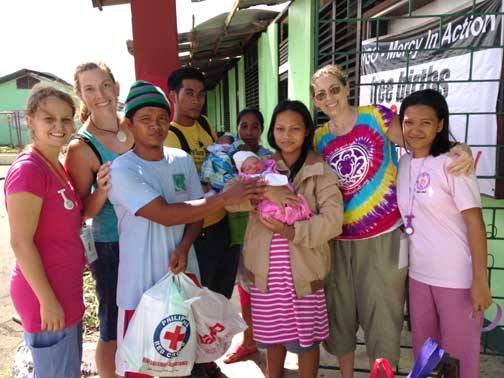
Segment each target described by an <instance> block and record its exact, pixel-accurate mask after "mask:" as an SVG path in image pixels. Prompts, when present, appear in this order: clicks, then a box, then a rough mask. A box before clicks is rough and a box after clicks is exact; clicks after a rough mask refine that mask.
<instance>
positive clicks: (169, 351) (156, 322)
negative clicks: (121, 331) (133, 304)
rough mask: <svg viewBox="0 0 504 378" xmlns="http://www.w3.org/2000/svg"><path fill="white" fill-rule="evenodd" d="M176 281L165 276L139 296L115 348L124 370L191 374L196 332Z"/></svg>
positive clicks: (175, 374)
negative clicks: (123, 362) (117, 350)
mask: <svg viewBox="0 0 504 378" xmlns="http://www.w3.org/2000/svg"><path fill="white" fill-rule="evenodd" d="M178 278H179V277H178V276H175V275H173V274H171V273H168V274H167V275H165V276H164V277H163V278H161V280H159V282H158V283H157V284H156V285H154V286H153V287H151V288H150V289H149V290H147V291H146V292H145V293H144V294H143V296H142V299H141V300H140V304H139V305H138V307H137V309H136V311H135V314H134V315H133V318H132V319H131V321H130V324H129V326H128V330H127V332H126V335H125V336H124V340H123V342H122V344H121V347H120V349H119V353H120V355H121V356H122V358H123V360H124V361H125V370H126V371H130V372H137V373H145V374H150V375H153V376H163V377H173V376H185V375H190V374H191V369H192V367H193V365H194V360H195V355H196V347H197V344H196V329H195V326H194V324H195V323H194V318H193V316H192V312H191V308H190V305H189V303H186V302H185V301H184V297H183V292H182V290H181V288H180V286H179V282H178Z"/></svg>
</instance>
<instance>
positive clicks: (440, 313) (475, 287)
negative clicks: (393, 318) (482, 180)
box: [397, 89, 492, 378]
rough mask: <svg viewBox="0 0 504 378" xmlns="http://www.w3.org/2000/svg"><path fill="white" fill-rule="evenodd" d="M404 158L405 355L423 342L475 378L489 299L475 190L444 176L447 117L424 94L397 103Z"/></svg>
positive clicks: (435, 95) (400, 181)
mask: <svg viewBox="0 0 504 378" xmlns="http://www.w3.org/2000/svg"><path fill="white" fill-rule="evenodd" d="M399 119H400V122H401V124H402V130H403V135H404V139H405V144H406V147H407V149H408V150H409V152H410V153H409V154H406V155H404V156H403V157H402V158H401V160H400V163H399V171H398V175H397V200H398V204H399V209H400V212H401V216H402V218H403V221H404V227H405V232H406V234H407V235H409V241H410V248H409V259H410V264H409V300H410V312H411V324H412V331H413V332H412V333H413V353H414V355H415V358H417V357H418V355H419V353H420V350H421V347H422V345H423V343H424V342H425V340H426V339H427V338H429V337H431V338H432V339H434V340H436V341H438V342H439V343H440V345H441V347H442V348H443V349H445V350H446V351H447V352H448V353H450V355H452V356H453V357H455V358H457V359H459V361H460V372H461V373H460V376H461V378H469V377H471V378H473V377H478V376H479V352H480V333H481V326H482V323H483V311H484V310H485V309H486V308H488V307H489V306H490V304H491V303H492V298H491V294H490V289H489V286H488V277H487V244H486V233H485V226H484V223H483V216H482V212H481V199H480V194H479V188H478V183H477V181H476V177H475V176H474V174H473V175H467V176H466V175H461V176H454V175H450V174H448V172H447V167H448V166H449V164H450V163H451V158H449V157H448V155H447V153H448V151H449V150H450V148H451V147H452V145H453V143H452V142H450V140H449V135H450V134H449V111H448V105H447V103H446V100H445V99H444V97H443V96H442V95H441V94H440V93H439V92H437V91H435V90H431V89H426V90H422V91H418V92H415V93H412V94H411V95H409V96H408V97H406V98H405V99H404V101H403V102H402V104H401V110H400V114H399Z"/></svg>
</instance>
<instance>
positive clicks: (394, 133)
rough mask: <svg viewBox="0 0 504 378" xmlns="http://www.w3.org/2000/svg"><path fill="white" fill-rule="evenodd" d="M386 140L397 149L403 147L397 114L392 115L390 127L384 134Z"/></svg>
mask: <svg viewBox="0 0 504 378" xmlns="http://www.w3.org/2000/svg"><path fill="white" fill-rule="evenodd" d="M385 135H386V137H387V139H388V140H390V141H391V142H392V143H394V144H397V145H398V146H399V147H404V137H403V133H402V129H401V123H400V122H399V117H398V116H397V114H395V115H394V118H392V121H391V123H390V126H389V128H388V130H387V133H386V134H385Z"/></svg>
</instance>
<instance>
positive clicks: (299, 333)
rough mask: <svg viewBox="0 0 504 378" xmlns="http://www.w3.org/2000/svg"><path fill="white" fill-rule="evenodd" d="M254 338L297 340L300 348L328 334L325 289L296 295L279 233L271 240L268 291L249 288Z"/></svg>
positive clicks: (273, 341) (285, 243)
mask: <svg viewBox="0 0 504 378" xmlns="http://www.w3.org/2000/svg"><path fill="white" fill-rule="evenodd" d="M250 295H251V304H252V325H253V331H254V340H256V341H257V342H260V343H263V344H282V343H287V342H292V341H298V342H299V345H300V346H301V347H302V348H306V347H310V346H311V345H313V344H314V343H318V342H321V341H323V340H324V339H326V338H327V337H328V336H329V325H328V320H327V306H326V302H325V296H324V290H323V289H320V290H317V291H316V292H314V293H312V294H309V295H306V296H304V297H302V298H297V297H296V291H295V289H294V283H293V281H292V270H291V265H290V253H289V243H288V241H287V239H285V238H283V237H281V236H280V235H279V234H274V235H273V239H272V240H271V247H270V259H269V272H268V292H267V293H263V292H261V291H260V290H259V289H258V288H257V287H255V285H253V284H252V285H251V288H250Z"/></svg>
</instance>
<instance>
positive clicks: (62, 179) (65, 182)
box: [32, 146, 70, 185]
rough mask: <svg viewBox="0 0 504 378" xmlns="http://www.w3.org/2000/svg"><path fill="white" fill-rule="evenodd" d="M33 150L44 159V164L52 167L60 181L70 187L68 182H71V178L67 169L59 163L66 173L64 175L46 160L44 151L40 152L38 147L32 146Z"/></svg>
mask: <svg viewBox="0 0 504 378" xmlns="http://www.w3.org/2000/svg"><path fill="white" fill-rule="evenodd" d="M32 150H34V151H35V152H36V153H37V155H39V156H40V157H41V158H42V160H44V162H45V163H46V164H48V165H49V166H50V167H51V169H52V171H53V172H54V173H55V175H56V176H57V177H58V179H60V181H62V182H63V184H64V185H68V182H69V181H70V177H69V176H68V173H67V171H66V169H65V167H63V165H62V164H61V163H59V165H60V168H61V170H62V171H63V172H64V174H62V173H61V172H60V171H59V170H58V169H57V168H56V167H55V165H54V164H53V163H52V162H51V161H50V160H49V159H48V158H46V157H45V156H44V154H43V153H42V151H40V150H39V149H38V148H37V147H35V146H32Z"/></svg>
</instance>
